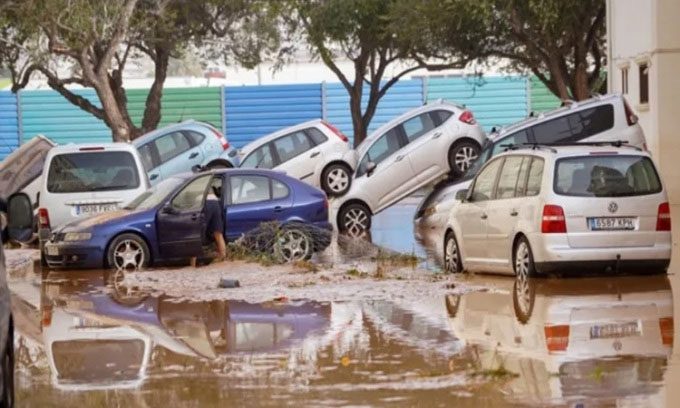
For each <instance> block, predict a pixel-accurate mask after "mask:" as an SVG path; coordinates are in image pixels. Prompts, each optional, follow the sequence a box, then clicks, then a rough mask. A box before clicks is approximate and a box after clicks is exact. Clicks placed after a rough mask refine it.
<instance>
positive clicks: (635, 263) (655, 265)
mask: <svg viewBox="0 0 680 408" xmlns="http://www.w3.org/2000/svg"><path fill="white" fill-rule="evenodd" d="M670 263H671V260H670V259H627V260H625V261H617V260H616V259H614V260H607V261H557V262H537V263H536V272H538V273H539V274H542V275H546V274H547V275H549V274H554V273H569V274H598V273H616V274H631V273H634V274H656V273H665V272H666V270H667V269H668V265H669V264H670Z"/></svg>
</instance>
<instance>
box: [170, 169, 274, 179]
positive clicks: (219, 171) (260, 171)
mask: <svg viewBox="0 0 680 408" xmlns="http://www.w3.org/2000/svg"><path fill="white" fill-rule="evenodd" d="M225 173H226V174H229V175H234V176H238V175H242V174H252V175H257V176H267V177H269V176H276V175H278V176H286V173H285V172H283V171H277V170H269V169H253V168H240V167H236V168H229V169H216V170H207V171H202V172H199V173H190V172H187V173H179V174H175V175H173V176H172V177H177V178H181V179H189V178H191V177H193V176H198V175H200V174H225Z"/></svg>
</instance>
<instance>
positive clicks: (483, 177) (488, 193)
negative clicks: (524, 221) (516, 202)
mask: <svg viewBox="0 0 680 408" xmlns="http://www.w3.org/2000/svg"><path fill="white" fill-rule="evenodd" d="M501 163H503V160H502V159H501V160H494V161H492V162H491V163H489V164H488V165H487V166H486V167H485V168H484V169H483V170H482V171H481V172H480V173H479V175H478V176H477V178H476V179H475V184H474V187H473V189H472V201H475V202H477V201H486V200H489V199H490V198H491V197H493V188H494V184H496V176H497V175H498V169H499V168H500V166H501Z"/></svg>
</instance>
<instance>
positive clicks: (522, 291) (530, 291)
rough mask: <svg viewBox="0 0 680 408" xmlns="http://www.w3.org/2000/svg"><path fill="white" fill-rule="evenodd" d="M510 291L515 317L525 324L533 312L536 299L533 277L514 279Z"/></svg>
mask: <svg viewBox="0 0 680 408" xmlns="http://www.w3.org/2000/svg"><path fill="white" fill-rule="evenodd" d="M512 289H513V291H512V306H513V308H514V309H515V317H516V318H517V321H518V322H520V323H522V324H527V323H528V322H529V320H530V319H531V315H532V314H533V312H534V301H535V300H536V285H535V284H534V280H533V279H522V278H517V279H515V284H514V285H513V288H512Z"/></svg>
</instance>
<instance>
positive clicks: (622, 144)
mask: <svg viewBox="0 0 680 408" xmlns="http://www.w3.org/2000/svg"><path fill="white" fill-rule="evenodd" d="M500 146H501V147H504V148H505V151H506V152H507V151H509V150H517V149H522V148H530V149H531V150H537V149H546V150H550V151H551V152H552V153H557V150H556V149H555V147H564V146H612V147H628V148H631V149H635V150H637V151H642V149H640V148H639V147H637V146H632V145H629V144H628V141H626V140H612V141H602V142H561V143H560V142H558V143H520V144H513V143H508V144H502V145H500Z"/></svg>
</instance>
